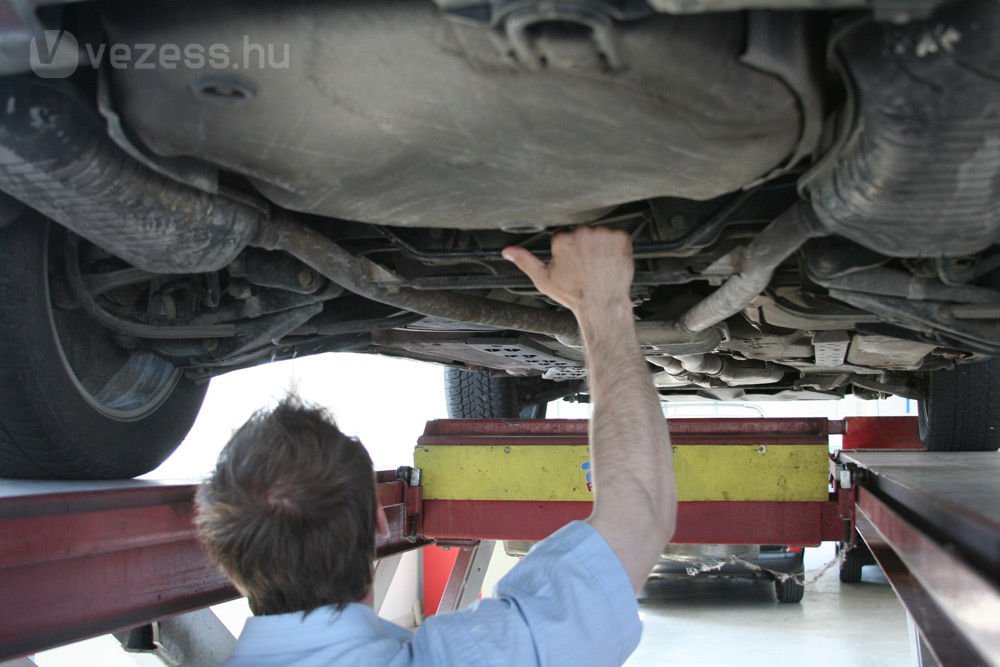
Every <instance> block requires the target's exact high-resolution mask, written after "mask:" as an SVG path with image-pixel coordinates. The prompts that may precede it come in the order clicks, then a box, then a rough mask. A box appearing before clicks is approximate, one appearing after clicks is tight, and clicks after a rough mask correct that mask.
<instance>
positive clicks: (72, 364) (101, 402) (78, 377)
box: [44, 227, 182, 422]
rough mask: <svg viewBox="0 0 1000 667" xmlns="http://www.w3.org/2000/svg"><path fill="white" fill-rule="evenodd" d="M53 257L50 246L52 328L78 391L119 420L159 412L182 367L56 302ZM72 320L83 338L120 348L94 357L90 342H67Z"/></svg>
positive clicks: (103, 412) (48, 293) (48, 305)
mask: <svg viewBox="0 0 1000 667" xmlns="http://www.w3.org/2000/svg"><path fill="white" fill-rule="evenodd" d="M49 235H50V236H51V227H50V229H49ZM47 245H48V243H47ZM50 257H51V254H50V253H48V252H47V253H46V265H47V266H46V267H45V272H44V277H45V294H46V299H45V306H46V310H47V315H48V322H49V330H50V334H51V336H52V340H53V342H54V343H55V347H56V350H57V352H58V355H59V359H60V361H61V362H62V366H63V368H64V369H65V371H66V375H67V377H69V379H70V381H71V382H72V383H73V386H74V387H75V388H76V390H77V392H78V393H79V394H80V396H81V397H82V398H83V399H84V400H85V401H86V402H87V403H88V404H89V405H90V406H91V407H92V408H93V409H94V410H95V411H97V412H98V413H100V414H101V415H103V416H105V417H107V418H108V419H113V420H115V421H120V422H132V421H139V420H141V419H144V418H146V417H148V416H149V415H151V414H153V413H154V412H156V411H157V410H158V409H159V408H160V407H161V406H162V405H163V404H164V403H165V402H166V401H167V399H168V398H170V396H171V394H172V393H173V390H174V388H175V387H176V386H177V383H178V382H180V379H181V375H182V373H181V371H180V370H179V369H177V368H176V367H174V365H173V364H171V363H170V362H169V361H166V360H165V359H162V358H160V357H158V356H156V355H155V354H152V353H150V352H132V353H129V352H127V351H125V350H124V349H122V348H120V347H118V346H117V345H115V344H114V343H111V342H110V334H109V333H108V332H107V331H106V330H105V329H104V328H103V327H101V326H100V325H99V324H98V323H97V322H94V321H93V320H91V319H89V318H87V317H85V316H84V317H81V316H80V315H81V314H80V313H79V312H76V313H74V312H73V311H61V310H59V309H57V308H54V307H53V305H52V300H53V299H52V289H51V287H52V286H51V281H50V275H51V274H50V270H49V267H48V263H49V261H50V260H49V258H50ZM73 326H76V327H77V328H78V331H77V333H78V334H79V336H78V337H79V338H83V339H85V340H87V341H97V342H99V343H102V345H99V346H97V347H100V348H103V349H105V350H109V349H111V347H110V345H114V347H115V348H117V351H118V354H109V355H102V359H103V360H105V361H107V362H108V363H105V364H101V363H98V362H95V359H93V358H90V357H91V353H92V352H93V350H92V348H91V347H90V346H88V345H71V344H67V343H69V342H70V341H69V340H67V339H66V338H67V335H68V330H69V329H70V328H72V327H73ZM102 338H103V339H107V340H106V341H104V340H101V339H102ZM109 344H110V345H109Z"/></svg>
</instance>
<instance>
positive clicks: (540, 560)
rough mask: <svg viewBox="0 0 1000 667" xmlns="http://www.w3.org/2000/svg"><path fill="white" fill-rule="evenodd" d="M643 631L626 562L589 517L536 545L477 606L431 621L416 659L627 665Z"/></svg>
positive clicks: (420, 635) (488, 665) (546, 666)
mask: <svg viewBox="0 0 1000 667" xmlns="http://www.w3.org/2000/svg"><path fill="white" fill-rule="evenodd" d="M641 634H642V624H641V623H640V621H639V608H638V604H637V603H636V600H635V593H634V592H633V590H632V585H631V583H630V582H629V579H628V575H627V574H626V573H625V568H624V567H622V564H621V561H619V560H618V557H617V556H616V555H615V553H614V552H613V551H612V550H611V547H610V546H608V543H607V542H606V541H605V540H604V538H603V537H602V536H601V534H600V533H599V532H598V531H597V530H596V529H594V528H593V526H591V525H590V524H588V523H585V522H581V521H577V522H573V523H571V524H569V525H567V526H565V527H563V528H562V529H560V530H559V531H557V532H556V533H554V534H553V535H551V536H550V537H549V538H548V539H546V540H543V541H542V542H539V543H538V544H537V545H535V547H534V548H533V549H532V550H531V552H530V553H529V554H528V555H527V556H526V557H525V558H524V560H522V561H521V562H520V563H518V564H517V566H515V567H514V569H513V570H511V571H510V573H508V574H507V576H505V577H504V578H503V579H501V580H500V583H499V584H497V590H496V596H495V597H493V598H488V599H484V600H481V601H480V602H479V603H478V604H477V605H475V606H474V607H472V608H471V609H468V610H465V611H460V612H456V613H452V614H441V615H440V616H434V617H431V618H430V619H428V620H427V622H426V623H424V625H423V626H421V628H420V629H419V630H417V633H416V635H415V637H414V642H413V645H412V648H413V652H414V655H413V657H414V658H415V660H414V663H415V664H420V665H422V664H428V665H430V664H435V665H477V666H479V665H481V666H483V667H492V666H493V665H497V666H498V667H499V666H501V665H503V666H505V667H506V666H507V665H539V667H555V666H557V665H573V666H574V667H576V666H578V665H595V666H604V665H608V666H610V665H615V666H617V665H621V664H622V663H623V662H625V660H626V659H627V658H628V656H629V655H630V654H631V653H632V651H634V650H635V647H636V646H637V645H638V643H639V638H640V636H641Z"/></svg>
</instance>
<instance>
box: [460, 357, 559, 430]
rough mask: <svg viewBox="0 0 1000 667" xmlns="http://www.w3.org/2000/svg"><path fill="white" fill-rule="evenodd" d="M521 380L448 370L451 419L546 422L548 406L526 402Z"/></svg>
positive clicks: (475, 372)
mask: <svg viewBox="0 0 1000 667" xmlns="http://www.w3.org/2000/svg"><path fill="white" fill-rule="evenodd" d="M518 380H519V378H513V377H497V376H494V375H491V374H490V372H489V371H466V370H462V369H460V368H446V369H445V372H444V388H445V400H446V402H447V405H448V417H450V418H451V419H544V418H545V410H546V407H547V405H548V404H547V403H539V402H529V401H527V400H525V399H524V398H523V392H522V391H520V389H521V387H520V386H519V383H518Z"/></svg>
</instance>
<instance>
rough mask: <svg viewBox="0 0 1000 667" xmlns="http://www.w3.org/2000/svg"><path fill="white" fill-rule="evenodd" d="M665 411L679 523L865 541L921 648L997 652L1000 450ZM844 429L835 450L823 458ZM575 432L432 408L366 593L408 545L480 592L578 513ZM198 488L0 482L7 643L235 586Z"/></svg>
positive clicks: (742, 532)
mask: <svg viewBox="0 0 1000 667" xmlns="http://www.w3.org/2000/svg"><path fill="white" fill-rule="evenodd" d="M670 430H671V439H672V445H673V448H674V461H675V471H676V475H677V480H678V495H679V501H680V502H679V508H678V529H677V534H676V536H675V538H674V541H675V542H686V543H718V544H740V543H743V544H782V545H790V546H796V545H798V546H805V545H813V544H817V543H819V542H821V541H838V542H841V543H852V542H855V541H858V540H863V543H861V542H859V543H858V547H857V548H859V549H863V548H864V545H867V548H868V549H870V551H871V553H872V554H873V556H874V558H875V559H876V560H877V561H878V563H879V565H880V566H881V567H882V569H883V571H884V572H885V573H886V576H887V578H888V579H889V580H890V582H891V583H892V585H893V588H894V589H895V590H896V592H897V594H898V595H899V598H900V600H901V602H902V603H903V605H904V606H905V607H906V609H907V610H908V612H909V613H910V614H911V616H912V618H913V619H914V621H915V625H916V626H917V628H918V629H919V637H920V639H921V642H922V645H921V649H922V652H921V655H922V658H923V660H924V664H927V665H933V664H935V660H936V661H937V663H939V664H942V665H950V664H961V665H979V664H982V665H997V666H1000V487H998V484H997V480H998V479H1000V455H998V454H997V453H996V452H988V453H936V452H935V453H932V452H924V451H913V450H914V449H915V448H918V447H919V440H918V439H917V437H916V420H915V419H913V418H887V417H882V418H860V417H859V418H848V419H845V420H842V421H828V420H826V419H696V420H675V419H672V420H670ZM837 434H842V435H843V436H844V444H843V447H844V449H843V450H841V451H839V452H838V453H837V454H835V455H834V456H833V457H830V456H829V454H828V442H829V436H830V435H837ZM586 436H587V434H586V422H582V421H573V420H447V421H438V422H430V423H428V426H427V429H426V431H425V433H424V435H423V436H422V437H421V438H420V440H419V441H418V444H417V448H416V451H415V456H414V463H415V465H414V466H411V467H403V468H400V469H398V470H396V471H389V472H380V473H378V475H377V481H378V484H377V488H378V494H379V499H380V501H381V502H382V505H383V506H384V507H385V510H386V514H387V518H388V519H389V524H390V535H389V537H388V538H386V539H380V540H379V543H378V545H377V550H378V557H379V560H378V564H377V566H376V572H375V584H374V586H375V598H376V606H378V605H379V604H380V600H381V599H382V598H383V596H384V593H385V590H386V588H387V586H388V583H389V581H390V580H391V577H392V574H393V573H394V572H395V568H396V566H397V565H398V562H399V556H400V555H401V554H402V553H403V552H406V551H410V550H413V549H418V548H421V547H423V546H425V545H427V544H431V543H437V544H439V545H442V546H451V547H455V548H457V549H458V550H459V555H458V558H457V559H456V563H455V566H454V569H453V570H452V573H451V576H450V578H449V580H448V583H447V586H446V589H445V595H444V598H443V600H442V603H441V606H440V610H444V611H446V610H451V609H457V608H460V607H461V606H464V605H465V604H467V603H469V602H470V601H471V600H474V599H475V597H476V596H477V595H478V592H479V589H480V588H481V584H482V577H483V575H484V574H485V561H484V557H488V554H490V553H491V552H492V542H490V540H501V539H510V540H536V539H541V538H543V537H545V536H546V535H548V534H550V533H551V532H553V531H554V530H556V529H558V528H559V527H560V526H561V525H563V524H565V523H566V522H568V521H571V520H574V519H581V518H585V517H586V516H587V515H588V514H589V511H590V510H589V506H590V501H589V496H590V493H591V490H590V489H589V488H588V485H589V483H590V480H589V478H588V473H589V460H588V455H587V450H586ZM873 447H874V448H878V449H880V450H882V451H868V450H869V449H871V448H873ZM195 489H196V486H195V485H194V484H190V483H183V484H167V483H155V482H142V481H132V482H118V483H96V482H95V483H73V482H60V483H49V482H29V481H0V600H3V605H2V606H0V661H3V660H9V659H13V658H16V657H19V656H24V655H28V654H31V653H33V652H36V651H39V650H42V649H45V648H50V647H53V646H57V645H61V644H65V643H69V642H72V641H76V640H80V639H85V638H87V637H91V636H95V635H99V634H106V633H109V632H117V631H121V630H125V629H129V628H133V627H136V626H143V625H145V624H149V623H152V622H155V621H161V620H163V619H165V618H167V617H171V616H174V615H178V614H183V613H185V612H190V611H194V610H198V609H201V608H204V607H206V606H209V605H212V604H216V603H219V602H223V601H226V600H229V599H232V598H235V597H236V596H237V593H236V591H235V590H234V589H232V587H230V586H229V585H228V583H227V582H226V581H225V579H224V578H223V577H222V576H221V575H220V574H219V573H218V572H217V571H216V570H215V569H214V568H213V567H212V565H211V564H210V563H209V562H208V559H207V557H206V556H205V554H204V552H203V551H202V549H201V548H200V546H199V545H198V542H197V540H196V538H195V534H194V528H193V524H192V521H191V520H192V517H193V495H194V492H195ZM859 536H860V538H859ZM487 559H488V558H487Z"/></svg>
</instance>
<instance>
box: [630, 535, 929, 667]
mask: <svg viewBox="0 0 1000 667" xmlns="http://www.w3.org/2000/svg"><path fill="white" fill-rule="evenodd" d="M833 557H834V553H833V545H832V544H824V545H823V547H821V548H818V549H809V550H807V552H806V570H807V573H806V578H807V582H808V581H809V579H811V578H812V576H814V574H813V573H811V572H810V570H812V571H815V570H818V569H821V568H822V566H823V565H824V564H825V563H826V562H827V561H829V560H831V559H832V558H833ZM639 607H640V613H641V615H642V618H643V624H644V628H645V629H644V632H643V638H642V641H641V643H640V644H639V647H638V648H637V649H636V651H635V653H633V654H632V657H631V658H630V659H629V660H628V662H626V663H625V664H626V666H627V667H647V666H652V665H670V666H671V667H714V666H716V665H719V666H722V665H725V666H726V667H730V666H734V665H740V666H742V665H787V664H791V665H810V666H812V665H817V666H823V665H831V666H832V665H837V666H843V665H850V667H884V666H886V665H892V666H893V667H896V666H901V665H914V664H916V662H915V658H914V657H913V654H912V652H911V647H910V636H909V631H908V629H907V622H906V614H905V612H904V611H903V608H902V606H901V605H900V604H899V602H898V601H897V599H896V596H895V594H894V593H893V591H892V588H891V587H890V586H889V584H888V582H887V581H886V579H885V577H884V576H882V573H881V572H880V571H879V569H878V567H877V566H874V565H870V566H866V567H865V569H864V578H863V580H862V582H861V583H858V584H841V583H840V581H839V579H838V575H837V568H836V567H833V568H831V569H830V570H828V571H827V572H826V573H825V574H824V575H823V576H822V577H820V578H819V580H817V581H816V582H815V583H812V584H807V586H806V594H805V598H804V599H803V600H802V602H801V603H800V604H778V602H777V601H776V599H775V595H774V587H773V584H772V583H771V582H754V581H751V580H743V579H698V580H695V579H681V580H661V581H656V582H652V583H651V584H649V585H647V587H646V589H645V590H644V591H643V592H642V594H641V596H640V604H639Z"/></svg>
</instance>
